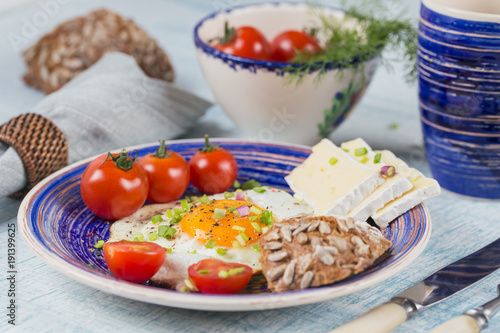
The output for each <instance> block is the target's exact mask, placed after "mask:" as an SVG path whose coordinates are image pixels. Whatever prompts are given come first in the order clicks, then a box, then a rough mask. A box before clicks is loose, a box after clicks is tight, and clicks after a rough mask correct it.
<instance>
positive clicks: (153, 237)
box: [148, 232, 158, 241]
mask: <svg viewBox="0 0 500 333" xmlns="http://www.w3.org/2000/svg"><path fill="white" fill-rule="evenodd" d="M148 239H149V240H150V241H155V240H157V239H158V234H157V233H156V232H150V233H149V235H148Z"/></svg>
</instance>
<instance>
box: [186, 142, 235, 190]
mask: <svg viewBox="0 0 500 333" xmlns="http://www.w3.org/2000/svg"><path fill="white" fill-rule="evenodd" d="M189 171H190V173H191V184H193V186H194V187H196V188H197V189H198V190H200V191H202V192H204V193H208V194H213V193H220V192H223V191H225V190H227V189H228V188H229V187H231V185H233V183H234V181H235V180H236V176H237V175H238V163H237V162H236V160H235V159H234V157H233V155H231V153H230V152H228V151H227V150H225V149H222V148H219V146H212V145H211V144H210V142H209V141H208V135H205V148H200V149H199V151H198V152H197V153H196V154H195V155H194V156H193V157H192V158H191V159H190V160H189Z"/></svg>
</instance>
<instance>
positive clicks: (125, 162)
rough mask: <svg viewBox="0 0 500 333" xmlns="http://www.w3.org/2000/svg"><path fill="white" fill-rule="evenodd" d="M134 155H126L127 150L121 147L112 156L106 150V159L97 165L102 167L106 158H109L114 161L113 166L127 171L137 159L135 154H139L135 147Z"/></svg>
mask: <svg viewBox="0 0 500 333" xmlns="http://www.w3.org/2000/svg"><path fill="white" fill-rule="evenodd" d="M134 152H135V156H134V157H130V156H128V155H127V151H126V150H125V149H123V150H122V151H121V152H120V154H119V155H118V156H114V155H113V154H111V153H109V152H108V155H107V156H106V159H105V160H104V162H102V164H101V165H100V166H99V168H100V167H102V166H103V165H104V163H106V162H107V161H108V159H111V161H113V163H115V166H116V167H117V168H119V169H122V170H123V171H129V170H132V168H133V167H134V163H135V160H136V159H137V156H138V155H139V152H138V151H137V149H134Z"/></svg>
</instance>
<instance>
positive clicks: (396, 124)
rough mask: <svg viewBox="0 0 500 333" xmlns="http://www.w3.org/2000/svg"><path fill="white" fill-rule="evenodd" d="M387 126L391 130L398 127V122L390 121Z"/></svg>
mask: <svg viewBox="0 0 500 333" xmlns="http://www.w3.org/2000/svg"><path fill="white" fill-rule="evenodd" d="M389 128H390V129H391V130H393V131H395V130H397V129H398V128H399V124H398V123H392V124H390V125H389Z"/></svg>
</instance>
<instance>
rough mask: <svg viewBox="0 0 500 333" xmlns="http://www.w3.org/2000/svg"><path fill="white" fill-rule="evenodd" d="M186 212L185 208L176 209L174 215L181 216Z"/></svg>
mask: <svg viewBox="0 0 500 333" xmlns="http://www.w3.org/2000/svg"><path fill="white" fill-rule="evenodd" d="M184 213H185V210H184V209H183V208H177V207H176V208H174V215H181V214H184Z"/></svg>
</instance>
